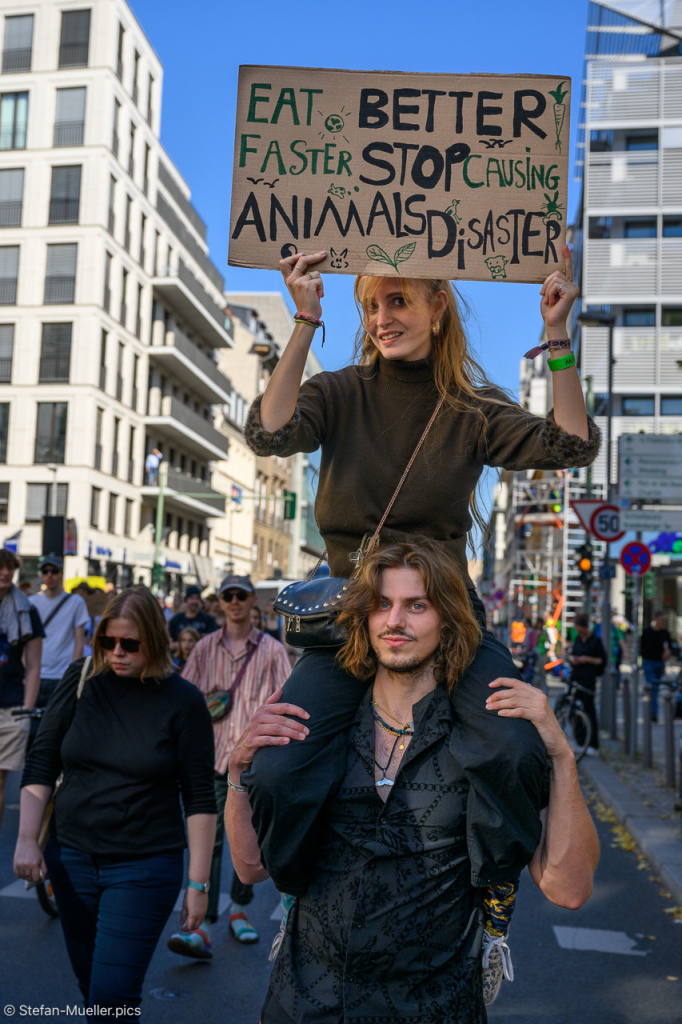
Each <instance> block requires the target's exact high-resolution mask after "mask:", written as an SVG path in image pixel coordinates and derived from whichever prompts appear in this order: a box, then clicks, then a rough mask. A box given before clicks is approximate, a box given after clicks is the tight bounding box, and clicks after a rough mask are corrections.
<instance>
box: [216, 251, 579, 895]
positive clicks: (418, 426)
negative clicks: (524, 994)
mask: <svg viewBox="0 0 682 1024" xmlns="http://www.w3.org/2000/svg"><path fill="white" fill-rule="evenodd" d="M325 255H326V254H325V253H324V252H318V253H314V254H304V253H297V254H296V255H293V256H289V257H287V258H285V259H283V260H282V261H281V263H280V269H281V271H282V274H283V276H284V280H285V282H286V285H287V288H288V290H289V293H290V294H291V296H292V299H293V301H294V303H295V306H296V310H297V315H296V317H295V320H296V327H295V329H294V332H293V334H292V337H291V340H290V342H289V344H288V345H287V348H286V350H285V352H284V353H283V355H282V358H281V359H280V361H279V363H278V365H277V367H276V369H275V371H274V373H273V375H272V377H271V379H270V382H269V384H268V387H267V390H266V391H265V394H264V395H263V396H262V397H261V398H259V399H257V400H256V402H255V403H254V405H253V407H252V409H251V412H250V415H249V419H248V422H247V427H246V434H247V440H248V443H249V444H250V446H251V447H252V449H253V450H254V451H255V452H257V453H258V454H262V455H280V456H288V455H291V454H293V453H294V452H300V451H304V452H311V451H314V450H316V449H317V448H321V450H322V457H321V466H320V478H319V485H318V493H317V499H316V505H315V513H316V518H317V522H318V525H319V529H320V532H321V534H322V536H323V538H324V540H325V544H326V547H327V552H328V560H329V566H330V571H331V574H332V576H340V577H350V576H351V575H352V573H353V571H354V568H355V566H356V564H357V562H358V560H359V559H360V558H361V557H362V549H363V540H365V546H366V538H368V537H371V536H372V535H373V533H374V531H375V530H376V528H377V525H378V524H379V522H380V521H381V519H382V515H383V513H384V512H385V510H386V506H387V504H388V502H389V500H390V498H391V495H392V494H393V493H394V491H395V488H396V484H397V483H398V481H399V480H400V478H401V475H402V474H403V473H404V471H405V468H406V466H407V465H408V462H410V457H411V456H412V455H413V452H414V450H415V446H416V445H417V442H418V441H419V439H420V438H422V436H423V434H424V432H425V427H426V426H427V424H428V423H429V422H430V421H431V419H432V417H433V416H434V412H435V411H436V409H437V407H438V406H439V403H440V408H439V409H438V412H437V415H436V416H435V419H434V420H433V423H432V426H431V429H430V432H429V433H428V436H427V437H426V439H425V440H424V443H423V445H422V447H421V450H420V451H419V452H418V454H417V456H416V458H415V459H414V462H413V463H412V464H411V466H410V469H409V474H408V475H407V477H406V479H405V481H404V484H403V486H402V489H401V490H400V493H399V495H398V497H397V499H396V501H395V505H394V506H393V507H392V509H391V511H390V515H389V516H388V519H387V521H386V525H385V526H384V527H383V531H382V534H381V541H382V543H384V542H391V541H400V540H404V539H407V538H410V537H411V538H413V539H414V537H415V536H418V535H420V534H421V535H428V536H429V537H431V538H433V539H434V540H436V541H438V542H439V543H441V544H442V545H443V546H444V548H445V549H446V550H447V551H449V552H450V554H451V555H453V556H454V558H455V560H456V562H457V563H458V564H459V566H460V569H461V572H462V576H463V578H464V580H465V581H466V584H467V587H468V590H469V597H470V600H471V604H472V607H473V609H474V611H475V613H476V615H477V618H478V619H479V622H480V624H481V626H482V627H485V611H484V608H483V604H482V602H481V601H480V599H479V597H478V596H477V594H476V591H475V589H474V586H473V583H472V582H471V580H470V579H469V576H468V572H467V560H466V541H467V535H468V533H469V530H470V529H471V527H472V521H473V520H475V521H476V522H477V523H479V524H481V523H482V520H481V516H480V513H479V512H478V510H477V508H476V503H475V492H476V486H477V483H478V480H479V477H480V475H481V473H482V471H483V468H484V467H485V466H493V467H501V468H504V469H508V470H524V469H558V468H564V467H566V466H585V465H589V464H590V463H591V462H592V461H593V460H594V458H595V457H596V455H597V452H598V449H599V431H598V429H597V427H596V426H595V424H594V423H593V422H592V421H591V420H589V419H588V417H587V415H586V412H585V405H584V401H583V394H582V389H581V386H580V380H579V377H578V374H577V371H576V368H575V359H574V357H573V355H572V353H571V352H570V343H569V341H568V329H567V320H568V315H569V312H570V309H571V306H572V304H573V301H574V299H575V297H576V296H577V294H578V289H577V287H576V286H575V284H574V283H573V280H572V277H573V275H572V263H571V254H570V250H569V249H568V247H564V258H565V267H566V269H565V273H564V272H560V271H557V272H555V273H553V274H551V275H550V276H549V277H548V278H547V279H546V280H545V282H544V284H543V286H542V288H541V292H540V294H541V303H540V312H541V315H542V318H543V320H544V323H545V328H546V334H547V339H548V344H547V346H546V348H547V351H548V352H549V355H550V361H549V366H550V369H551V370H553V371H555V372H554V373H553V384H554V402H555V406H554V410H553V412H550V413H549V414H548V415H547V416H546V417H544V418H541V417H537V416H534V415H532V414H530V413H529V412H527V411H526V410H524V409H522V408H521V407H520V406H519V405H518V404H517V403H516V402H514V401H513V400H512V399H510V398H509V397H508V396H507V395H506V394H505V393H504V392H503V391H501V390H499V389H498V388H496V387H495V386H494V385H493V384H491V383H490V381H488V379H487V378H486V376H485V374H484V373H483V371H482V370H481V368H480V367H479V366H478V364H477V363H476V362H475V361H474V359H473V357H472V355H471V353H470V351H469V348H468V344H467V339H466V335H465V333H464V330H463V327H462V322H461V317H460V313H459V309H458V305H457V299H456V295H455V292H454V291H453V289H452V287H451V285H450V282H449V281H446V280H420V279H412V280H409V279H403V278H399V277H391V278H381V277H359V278H357V280H356V283H355V297H356V301H357V304H358V307H359V310H360V311H361V316H362V323H361V328H360V331H359V333H358V338H357V357H358V358H357V361H356V363H355V365H352V366H349V367H346V368H345V369H342V370H338V371H336V372H333V373H327V372H324V373H320V374H317V375H316V376H315V377H313V378H312V379H311V380H308V381H306V382H305V383H304V384H303V385H301V377H302V374H303V370H304V366H305V361H306V357H307V354H308V350H309V348H310V345H311V342H312V340H313V336H314V332H315V330H316V327H317V326H319V325H320V323H321V315H322V306H321V300H322V298H323V296H324V285H323V281H322V278H321V276H320V274H319V273H318V272H317V271H315V270H314V269H313V268H314V266H315V264H317V263H319V262H320V261H321V260H323V259H324V258H325ZM538 351H541V350H538ZM536 354H537V353H536ZM334 654H335V652H334V651H333V650H331V651H320V650H318V651H306V653H305V654H304V656H303V657H302V658H301V660H300V661H299V663H298V665H297V666H296V667H295V669H294V671H293V673H292V675H291V676H290V678H289V680H288V682H287V684H286V686H285V688H284V696H283V700H284V701H286V702H287V703H289V704H291V705H297V706H299V707H300V708H304V709H305V710H306V711H307V712H308V714H309V716H310V717H309V718H308V719H306V721H305V725H306V726H307V727H308V730H309V733H308V735H306V738H305V740H304V741H303V742H300V743H299V742H293V743H289V739H288V736H289V735H292V734H291V733H287V732H286V728H285V726H283V729H282V733H281V745H282V749H279V750H274V749H271V748H270V747H265V748H264V749H262V750H260V751H259V753H258V755H257V757H256V758H255V760H254V762H253V765H252V767H251V770H250V772H249V773H246V772H245V773H244V775H243V779H244V781H245V782H247V784H248V786H249V795H250V800H251V806H252V809H253V814H254V819H253V820H254V824H255V826H256V829H257V832H258V833H259V846H260V849H261V853H262V856H263V862H264V863H265V865H266V866H267V868H268V870H269V872H270V874H271V876H272V877H273V879H274V881H275V884H276V885H277V886H278V888H280V889H281V890H282V891H284V892H287V893H290V894H293V895H297V894H300V893H303V892H305V889H306V886H307V878H308V873H309V870H310V866H311V864H312V863H313V862H314V860H315V855H316V827H317V816H318V812H319V810H320V808H321V806H322V804H323V803H324V801H325V799H326V798H327V796H328V795H329V794H330V793H332V792H334V789H335V786H337V785H338V782H339V780H340V779H341V778H342V777H343V770H344V765H345V752H346V730H347V729H348V728H349V727H350V725H351V723H352V721H353V717H354V714H355V712H356V709H357V707H358V705H359V702H360V700H361V698H362V696H363V694H364V692H365V689H366V686H367V683H366V682H363V681H360V680H357V679H354V678H353V677H351V676H350V675H348V674H347V673H345V672H343V671H342V669H341V668H340V666H339V665H338V664H336V663H335V661H334ZM505 678H507V679H509V678H513V679H515V680H516V679H518V673H517V672H516V669H515V667H514V665H513V662H512V661H511V657H510V655H509V652H508V651H507V649H506V648H505V647H504V646H503V645H502V644H500V643H499V642H498V641H497V640H496V639H495V638H494V637H493V636H492V634H491V633H490V632H488V631H487V630H485V628H484V629H483V639H482V642H481V644H480V646H479V648H478V652H477V654H476V656H475V658H474V661H473V662H472V664H471V665H470V667H469V669H468V670H467V672H466V673H465V676H464V677H463V678H462V680H460V683H459V685H458V687H457V689H456V690H455V692H454V694H453V697H452V701H453V705H454V708H455V711H456V712H457V713H458V715H459V716H460V718H461V719H462V720H463V721H464V722H465V723H466V725H467V737H468V739H467V743H466V744H465V745H464V746H463V747H462V749H461V750H460V751H459V754H460V755H461V761H462V765H463V767H464V770H465V772H466V774H467V778H468V781H469V784H470V787H471V795H470V801H469V811H470V817H471V818H476V817H477V816H478V821H479V824H480V825H481V827H480V828H478V829H475V830H474V831H476V834H477V835H478V839H477V840H476V842H477V843H478V845H479V848H478V849H477V851H475V853H473V854H472V878H473V877H474V875H475V876H476V879H477V881H476V882H474V884H479V885H485V884H487V882H489V881H490V880H493V879H494V880H496V881H504V880H507V879H510V878H513V877H514V876H515V875H518V873H519V872H520V870H521V869H522V868H523V867H524V866H525V864H527V863H528V862H529V861H530V859H531V857H532V856H533V854H534V852H535V850H536V849H537V848H538V844H539V842H540V837H541V826H540V817H539V811H540V809H541V808H542V806H543V805H544V803H546V799H547V796H546V791H545V783H546V777H545V776H543V769H544V764H545V762H546V752H545V748H544V746H543V744H542V741H541V740H540V737H539V735H538V734H537V733H536V731H535V730H534V729H533V728H532V726H531V725H530V723H529V722H527V721H523V720H522V718H509V717H507V718H505V717H502V718H500V717H498V715H497V713H495V714H493V713H492V712H497V711H498V710H499V708H500V705H502V706H504V698H503V697H502V693H501V691H499V689H498V690H491V689H490V687H491V686H495V685H497V686H498V687H499V686H500V685H502V684H503V682H504V679H505ZM495 680H497V681H498V682H497V684H496V683H495ZM491 694H492V695H493V696H492V704H491V705H489V709H488V710H487V711H486V700H487V698H489V697H491ZM497 694H499V696H497ZM391 710H392V709H391V708H387V709H386V711H387V712H388V713H389V715H390V713H391ZM519 713H520V714H521V715H522V717H523V712H519ZM553 767H554V769H555V781H556V782H557V784H559V783H560V782H561V784H562V785H563V786H564V792H565V793H570V794H571V795H572V797H577V799H578V800H579V801H580V803H582V801H581V800H580V797H579V790H578V787H577V778H576V774H575V765H574V764H573V765H566V764H563V763H562V765H561V766H559V765H558V764H556V763H555V764H554V766H553ZM560 768H561V771H560V770H559V769H560ZM312 769H314V770H312ZM311 779H313V780H314V781H313V782H310V780H311ZM306 780H307V781H306ZM233 781H235V782H238V780H233ZM292 783H294V784H295V785H294V787H293V788H292ZM553 792H554V790H553ZM494 806H497V807H504V809H505V817H506V819H507V820H506V821H505V823H504V826H503V827H500V824H499V821H498V822H497V823H495V822H494V821H492V820H491V818H490V808H491V807H494ZM575 806H577V804H576V805H575ZM580 813H581V814H582V811H581V812H580ZM486 815H487V818H486ZM471 827H472V823H471V821H470V828H471ZM578 835H581V836H582V838H584V832H583V833H580V830H578V829H577V830H576V836H578ZM582 838H581V839H580V840H578V839H576V843H579V842H582ZM588 845H589V844H588ZM512 851H513V852H512ZM562 854H565V855H566V860H567V862H570V863H572V865H573V866H574V868H575V870H573V869H571V872H569V873H568V874H569V875H570V877H568V875H567V877H566V887H567V890H570V889H571V887H572V886H573V885H574V883H575V875H576V874H577V875H579V876H581V875H583V874H586V873H589V874H590V878H591V870H592V868H593V865H591V866H589V865H588V863H587V862H588V861H589V857H588V858H587V859H586V858H585V857H584V856H583V851H582V850H579V849H577V847H575V848H573V849H572V850H568V849H567V850H564V851H562ZM572 854H573V855H574V856H572ZM474 861H475V862H476V863H475V864H474ZM554 897H556V900H555V901H556V902H560V900H561V893H555V894H554V896H550V898H554Z"/></svg>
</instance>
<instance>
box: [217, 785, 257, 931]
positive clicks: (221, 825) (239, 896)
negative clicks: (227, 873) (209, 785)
mask: <svg viewBox="0 0 682 1024" xmlns="http://www.w3.org/2000/svg"><path fill="white" fill-rule="evenodd" d="M213 778H214V782H215V802H216V804H217V810H218V820H217V822H216V830H215V844H214V846H213V858H212V860H211V879H210V881H211V888H210V889H209V891H208V910H207V911H206V920H207V921H210V922H211V923H213V922H215V921H217V920H218V909H219V903H220V877H221V874H222V861H223V846H224V843H225V822H224V818H225V803H226V801H227V773H225V775H219V774H218V772H215V774H214V777H213ZM230 898H231V900H232V902H233V903H239V904H241V906H242V907H245V906H246V905H247V904H248V903H250V902H251V900H252V899H253V886H252V885H244V883H243V882H242V881H241V880H240V878H239V875H238V874H237V872H236V871H233V872H232V888H231V889H230Z"/></svg>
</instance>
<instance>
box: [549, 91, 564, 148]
mask: <svg viewBox="0 0 682 1024" xmlns="http://www.w3.org/2000/svg"><path fill="white" fill-rule="evenodd" d="M564 81H565V79H564ZM563 84H564V83H563V82H559V84H558V85H557V87H556V89H552V90H550V93H549V95H550V96H551V97H552V98H553V100H554V126H555V128H556V142H555V143H554V148H555V149H558V150H559V152H561V129H562V128H563V126H564V118H565V117H566V104H565V103H564V96H566V94H567V93H568V89H562V88H561V87H562V85H563Z"/></svg>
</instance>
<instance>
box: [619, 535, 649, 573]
mask: <svg viewBox="0 0 682 1024" xmlns="http://www.w3.org/2000/svg"><path fill="white" fill-rule="evenodd" d="M620 564H621V565H622V566H623V568H624V569H625V571H626V573H627V574H628V575H629V576H643V575H644V573H645V572H648V570H649V566H650V565H651V552H650V551H649V549H648V547H647V546H646V544H642V542H641V540H633V541H632V543H631V544H626V545H625V547H624V548H623V550H622V551H621V553H620Z"/></svg>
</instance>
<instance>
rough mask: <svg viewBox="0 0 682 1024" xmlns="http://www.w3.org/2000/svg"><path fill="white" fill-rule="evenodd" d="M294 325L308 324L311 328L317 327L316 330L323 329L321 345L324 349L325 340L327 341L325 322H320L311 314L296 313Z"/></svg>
mask: <svg viewBox="0 0 682 1024" xmlns="http://www.w3.org/2000/svg"><path fill="white" fill-rule="evenodd" d="M294 323H295V324H308V326H309V327H315V328H317V327H321V328H322V345H321V348H324V340H325V328H324V320H318V319H317V317H316V316H311V314H310V313H295V314H294Z"/></svg>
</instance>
